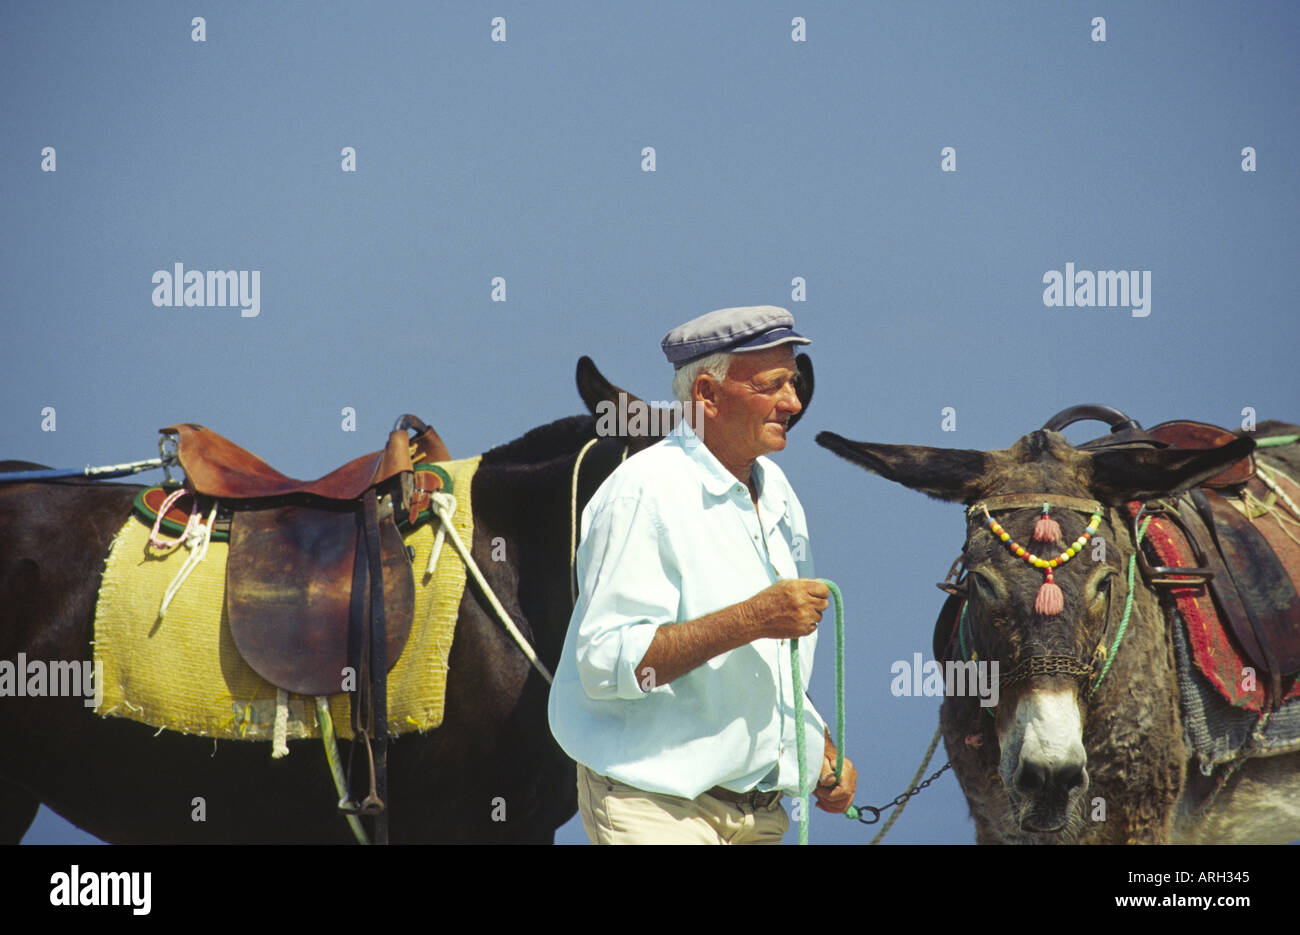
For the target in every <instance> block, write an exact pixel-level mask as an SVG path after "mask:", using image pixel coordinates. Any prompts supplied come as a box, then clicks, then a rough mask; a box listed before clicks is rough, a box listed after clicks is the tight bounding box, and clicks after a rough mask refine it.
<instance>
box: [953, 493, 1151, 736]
mask: <svg viewBox="0 0 1300 935" xmlns="http://www.w3.org/2000/svg"><path fill="white" fill-rule="evenodd" d="M1033 507H1041V508H1042V514H1041V515H1040V517H1039V519H1038V521H1037V522H1036V523H1035V525H1034V533H1033V541H1036V542H1055V541H1057V540H1059V538H1060V535H1061V531H1060V526H1059V524H1057V522H1056V521H1055V520H1054V519H1052V518H1051V509H1052V508H1053V507H1056V508H1064V509H1069V510H1073V511H1075V512H1078V513H1087V514H1090V520H1089V523H1088V527H1087V529H1086V530H1085V531H1084V532H1083V533H1082V534H1081V535H1080V536H1079V537H1078V538H1077V539H1075V540H1074V542H1073V543H1072V544H1071V545H1070V546H1069V547H1068V548H1067V549H1066V550H1065V551H1063V552H1061V553H1060V554H1059V555H1057V556H1055V557H1054V558H1051V559H1045V558H1042V557H1040V556H1037V555H1034V554H1033V553H1032V552H1030V551H1029V550H1028V549H1026V548H1025V547H1024V546H1022V545H1020V544H1019V543H1018V542H1016V541H1015V540H1013V539H1012V538H1011V535H1010V533H1008V532H1007V531H1006V529H1004V528H1003V527H1002V525H1001V524H1000V523H998V522H997V520H995V519H993V517H992V516H991V515H990V511H994V510H1007V509H1024V508H1033ZM966 513H967V516H968V517H974V516H976V515H977V514H980V513H982V514H983V515H984V523H985V525H986V526H987V527H988V529H989V530H990V532H992V533H993V535H995V536H997V538H998V539H999V540H1000V541H1001V542H1002V543H1003V544H1004V545H1006V547H1007V549H1008V551H1010V552H1011V553H1012V554H1013V555H1015V556H1016V557H1017V558H1020V559H1021V560H1023V561H1024V562H1026V563H1027V564H1030V565H1033V566H1034V567H1036V568H1039V569H1042V570H1043V571H1044V573H1045V577H1046V580H1045V581H1044V583H1043V585H1042V587H1041V588H1040V589H1039V592H1038V595H1037V597H1036V599H1035V601H1034V609H1035V611H1037V612H1038V613H1040V614H1043V615H1044V616H1055V615H1057V614H1059V613H1060V612H1061V610H1062V609H1063V608H1064V597H1063V595H1062V594H1061V590H1060V586H1059V585H1057V584H1056V583H1055V582H1054V581H1053V577H1052V572H1053V570H1054V569H1055V568H1057V567H1058V566H1060V565H1063V564H1065V563H1066V562H1068V561H1069V560H1070V559H1072V558H1074V557H1075V556H1076V555H1078V554H1079V552H1081V551H1082V550H1083V548H1084V546H1085V545H1086V544H1087V543H1088V541H1089V540H1090V539H1091V538H1092V537H1093V535H1094V534H1095V533H1096V532H1097V529H1098V528H1099V527H1100V525H1101V521H1102V518H1103V516H1105V514H1106V508H1105V507H1103V506H1102V505H1101V504H1100V503H1099V502H1098V501H1096V500H1085V499H1082V498H1079V497H1067V496H1058V495H1054V494H1011V495H1007V496H999V497H989V498H986V499H984V500H981V501H978V502H976V503H975V504H973V505H972V506H970V507H969V508H968V509H967V511H966ZM1143 532H1145V526H1143V527H1142V529H1141V530H1138V531H1137V533H1136V537H1135V541H1134V554H1133V555H1131V556H1130V557H1129V562H1128V576H1127V584H1128V587H1127V594H1126V597H1125V605H1124V615H1123V618H1122V620H1121V621H1120V626H1119V629H1118V631H1117V632H1116V634H1115V637H1114V639H1113V640H1112V641H1111V642H1110V645H1109V646H1108V645H1107V639H1108V637H1109V636H1110V631H1111V611H1112V608H1113V605H1114V593H1113V592H1110V593H1108V594H1107V597H1106V615H1105V619H1104V622H1103V625H1102V631H1101V634H1100V636H1099V638H1098V641H1097V645H1096V648H1095V649H1094V650H1093V652H1092V654H1091V657H1090V658H1086V659H1079V658H1076V657H1074V656H1066V655H1060V654H1053V655H1042V656H1034V657H1031V658H1029V659H1026V660H1024V661H1022V662H1020V663H1019V664H1018V665H1016V666H1015V667H1014V668H1013V669H1011V671H1009V672H1007V673H1006V674H1005V675H1002V676H1001V679H1000V681H1001V683H1002V684H1003V685H1004V686H1005V685H1014V684H1016V683H1017V682H1022V681H1026V680H1028V679H1031V678H1033V677H1035V676H1039V675H1065V676H1071V677H1073V678H1075V679H1077V680H1080V681H1082V680H1084V679H1087V678H1092V680H1093V681H1092V685H1091V687H1090V688H1089V691H1088V696H1089V698H1091V697H1092V695H1093V694H1094V693H1095V692H1096V690H1097V688H1098V686H1099V685H1100V684H1101V681H1102V679H1104V678H1105V676H1106V673H1107V672H1108V671H1109V669H1110V664H1111V662H1112V661H1113V658H1114V655H1115V653H1116V652H1117V651H1118V649H1119V645H1120V643H1121V641H1122V640H1123V638H1124V634H1125V632H1126V630H1127V628H1128V622H1129V617H1130V615H1131V613H1132V609H1133V583H1134V582H1133V574H1134V568H1135V564H1136V563H1135V560H1136V558H1137V554H1138V552H1140V551H1141V547H1140V544H1141V539H1142V533H1143ZM963 564H964V563H963ZM951 574H952V573H951V572H950V577H951ZM941 587H942V586H941ZM966 607H967V604H966V603H965V602H963V604H962V611H961V616H960V618H959V619H958V622H957V635H958V639H959V651H960V652H961V655H962V658H963V659H966V658H967V652H966V632H965V631H966ZM989 713H990V714H992V713H993V711H992V709H989Z"/></svg>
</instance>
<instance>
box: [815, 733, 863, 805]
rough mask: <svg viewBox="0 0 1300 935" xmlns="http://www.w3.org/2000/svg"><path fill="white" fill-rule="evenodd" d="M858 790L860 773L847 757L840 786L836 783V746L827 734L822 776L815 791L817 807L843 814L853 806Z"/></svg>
mask: <svg viewBox="0 0 1300 935" xmlns="http://www.w3.org/2000/svg"><path fill="white" fill-rule="evenodd" d="M857 790H858V771H857V769H856V767H854V765H853V761H852V760H850V759H849V758H848V757H847V756H846V757H845V758H844V770H843V772H842V773H841V774H840V781H839V784H838V785H837V784H836V783H835V745H834V744H833V743H831V737H830V734H829V733H827V734H826V750H825V753H824V755H823V756H822V774H821V778H820V779H818V780H817V788H815V789H814V790H813V795H814V796H815V797H816V799H817V807H818V808H820V809H821V810H822V811H824V812H832V813H834V814H842V813H843V812H845V811H846V810H847V809H848V807H849V806H850V805H852V804H853V795H854V793H856V792H857Z"/></svg>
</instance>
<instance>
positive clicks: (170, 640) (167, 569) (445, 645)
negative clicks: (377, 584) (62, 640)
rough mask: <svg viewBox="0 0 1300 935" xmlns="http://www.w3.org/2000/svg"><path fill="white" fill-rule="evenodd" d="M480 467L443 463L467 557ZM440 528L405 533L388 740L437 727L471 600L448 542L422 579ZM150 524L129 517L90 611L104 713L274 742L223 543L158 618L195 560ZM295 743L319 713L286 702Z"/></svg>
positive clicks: (342, 732)
mask: <svg viewBox="0 0 1300 935" xmlns="http://www.w3.org/2000/svg"><path fill="white" fill-rule="evenodd" d="M478 463H479V458H478V457H474V458H469V459H466V460H463V461H448V462H443V463H442V464H441V465H440V467H442V468H444V469H445V470H446V471H447V473H448V474H449V475H450V476H451V479H452V491H453V492H454V494H455V496H456V502H457V506H456V512H455V516H454V524H453V525H454V526H455V528H456V532H457V533H458V534H459V535H460V538H461V540H462V541H463V542H464V543H465V545H466V547H467V548H469V547H470V546H471V545H472V543H473V541H474V538H473V537H474V521H473V512H472V508H471V504H470V488H471V485H472V481H473V478H474V472H475V471H476V470H477V469H478ZM439 525H440V524H439V523H438V522H437V520H436V519H435V521H433V522H430V523H426V524H425V525H423V526H421V527H420V528H418V529H416V530H415V531H414V532H410V533H407V534H406V544H407V545H408V546H410V547H411V548H413V549H414V550H415V558H414V560H413V562H412V570H413V572H414V576H415V616H414V619H413V621H412V623H411V634H410V638H409V639H408V641H407V643H406V647H405V649H403V651H402V655H401V658H399V659H398V661H397V664H396V665H394V666H393V668H392V669H391V670H390V671H389V673H388V730H389V733H390V734H393V735H397V734H402V733H409V732H410V731H421V732H423V731H426V730H430V729H432V728H435V727H437V726H438V725H439V724H441V723H442V715H443V702H444V699H445V696H446V688H447V660H448V657H449V656H450V654H451V643H452V638H453V636H454V635H455V629H456V617H457V615H458V612H459V608H460V600H461V596H462V594H463V593H464V591H465V576H466V575H465V566H464V563H463V562H462V561H461V558H460V556H459V554H457V552H456V550H455V549H454V548H453V547H452V544H451V541H450V537H448V538H447V540H446V541H445V542H444V543H443V545H442V548H441V551H440V552H439V555H438V561H437V565H436V567H435V569H434V573H433V574H432V575H425V573H424V572H425V569H426V567H427V566H428V562H429V555H430V553H431V552H432V551H433V545H434V540H435V536H436V531H437V529H438V526H439ZM148 541H149V526H148V525H146V524H145V523H144V522H142V521H141V520H139V519H137V518H136V517H135V516H132V518H131V519H130V520H128V521H127V523H126V525H125V526H123V527H122V529H121V531H120V532H119V533H118V534H117V536H116V538H115V539H114V540H113V545H112V548H111V549H110V551H109V555H108V559H107V561H106V563H105V567H104V576H103V581H102V583H101V584H100V589H99V597H98V601H97V603H96V607H95V661H96V662H97V663H101V662H102V664H103V676H102V680H101V681H102V685H103V699H102V701H101V703H100V704H99V705H98V706H97V707H96V709H95V710H96V712H97V713H98V714H101V715H113V716H115V717H126V718H131V719H132V720H136V721H141V722H143V723H145V724H149V725H152V726H154V727H164V728H167V729H168V730H174V731H180V732H181V733H186V734H201V735H203V736H205V737H217V738H226V739H235V740H270V739H271V738H272V730H273V725H274V719H275V707H276V689H275V686H274V685H271V684H270V683H269V682H267V681H266V680H264V679H263V678H262V677H261V676H259V675H257V674H256V673H255V672H254V671H253V670H252V669H251V668H249V667H248V664H247V663H245V662H244V660H243V658H242V657H241V656H240V655H239V651H238V650H237V649H236V648H235V643H234V640H233V638H232V637H231V635H230V623H229V620H228V619H227V616H226V610H225V607H226V586H225V582H226V555H227V551H228V546H227V544H226V543H224V542H212V543H210V545H209V547H208V553H207V556H206V558H204V560H203V561H202V562H201V563H200V564H199V565H198V566H197V567H196V568H195V569H194V571H193V572H192V573H191V574H190V576H189V577H188V578H187V579H186V580H185V583H184V584H183V585H181V587H180V590H179V591H178V592H177V593H176V595H175V597H174V598H173V599H172V602H171V604H170V605H169V606H168V608H167V612H166V614H165V615H164V616H163V618H162V619H161V620H159V619H158V611H159V608H160V607H161V605H162V600H163V595H164V593H165V592H166V591H167V588H168V586H169V585H170V584H171V583H172V581H173V579H175V578H176V574H177V572H178V571H179V570H180V567H181V565H182V564H183V563H184V562H185V559H186V558H187V556H188V555H189V550H188V549H187V548H186V547H185V546H181V547H179V548H176V549H174V550H172V551H171V552H168V553H166V554H160V553H159V552H157V551H156V550H155V549H152V548H149V547H148ZM329 706H330V713H331V715H332V718H333V721H334V725H335V731H336V733H338V735H339V736H340V737H351V736H352V728H351V722H350V714H349V705H348V696H347V695H346V694H339V695H331V696H330V698H329ZM288 714H289V725H288V735H287V736H288V739H290V740H293V739H302V738H308V737H319V736H320V728H319V725H318V724H317V722H316V703H315V701H314V700H313V699H312V698H307V697H301V696H298V695H289V704H288Z"/></svg>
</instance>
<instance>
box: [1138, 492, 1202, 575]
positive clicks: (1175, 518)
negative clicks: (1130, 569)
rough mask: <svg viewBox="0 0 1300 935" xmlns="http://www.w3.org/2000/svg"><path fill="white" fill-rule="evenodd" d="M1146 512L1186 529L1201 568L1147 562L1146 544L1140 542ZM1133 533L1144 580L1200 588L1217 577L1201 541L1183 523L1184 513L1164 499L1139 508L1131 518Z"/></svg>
mask: <svg viewBox="0 0 1300 935" xmlns="http://www.w3.org/2000/svg"><path fill="white" fill-rule="evenodd" d="M1143 515H1147V516H1159V517H1161V518H1162V519H1167V520H1168V521H1169V522H1171V523H1173V524H1174V525H1175V526H1177V527H1178V529H1179V531H1180V532H1182V534H1183V538H1184V539H1186V540H1187V544H1188V545H1189V546H1190V547H1191V549H1192V554H1193V555H1194V556H1196V561H1197V562H1198V563H1199V566H1200V567H1197V568H1179V567H1178V566H1170V565H1152V564H1151V563H1150V562H1148V561H1147V557H1146V553H1145V552H1143V551H1142V546H1140V545H1138V544H1137V541H1138V530H1139V528H1140V527H1141V525H1142V517H1143ZM1129 532H1130V534H1131V535H1132V536H1133V543H1134V549H1135V550H1136V552H1137V563H1138V568H1139V569H1140V570H1141V572H1142V580H1143V581H1145V582H1146V583H1147V584H1149V585H1160V586H1164V587H1175V588H1197V587H1202V586H1203V585H1205V584H1206V583H1207V582H1209V580H1210V579H1211V578H1213V577H1214V572H1213V571H1211V570H1210V569H1209V568H1207V567H1205V566H1206V559H1205V552H1204V551H1203V550H1202V549H1201V546H1200V543H1198V542H1197V541H1196V537H1195V536H1193V535H1192V534H1191V532H1190V531H1189V530H1188V529H1187V526H1186V524H1185V523H1184V522H1183V518H1182V516H1181V515H1180V514H1179V512H1178V510H1177V509H1175V508H1174V507H1172V506H1170V505H1169V504H1168V503H1166V502H1165V501H1163V500H1153V501H1151V502H1148V503H1143V504H1142V505H1141V506H1140V507H1138V511H1137V512H1136V513H1134V514H1133V515H1132V516H1130V517H1129ZM1166 575H1181V576H1185V577H1179V578H1169V577H1164V576H1166Z"/></svg>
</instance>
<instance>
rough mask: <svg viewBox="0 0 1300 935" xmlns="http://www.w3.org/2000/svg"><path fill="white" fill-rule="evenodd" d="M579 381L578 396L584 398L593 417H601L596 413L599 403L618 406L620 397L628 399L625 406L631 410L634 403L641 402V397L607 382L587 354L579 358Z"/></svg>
mask: <svg viewBox="0 0 1300 935" xmlns="http://www.w3.org/2000/svg"><path fill="white" fill-rule="evenodd" d="M577 380H578V395H579V396H581V397H582V401H583V402H584V403H586V404H587V409H588V410H589V411H590V412H591V414H592V415H593V416H594V415H599V413H597V412H596V405H597V404H598V403H602V402H608V403H613V404H614V405H615V406H617V405H618V397H619V396H620V395H624V396H626V397H627V402H626V403H625V404H624V405H625V406H627V407H628V408H629V409H630V408H631V406H632V403H633V402H634V401H635V402H641V400H640V398H639V397H637V396H634V395H633V394H632V393H629V392H627V391H626V390H624V389H621V388H620V387H617V386H615V385H614V384H613V383H610V382H609V381H608V380H606V379H605V375H604V374H603V373H601V372H600V371H599V370H597V369H596V364H595V362H594V361H593V360H592V359H591V358H590V357H588V356H586V355H585V354H584V355H583V356H581V357H579V358H578V373H577Z"/></svg>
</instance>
